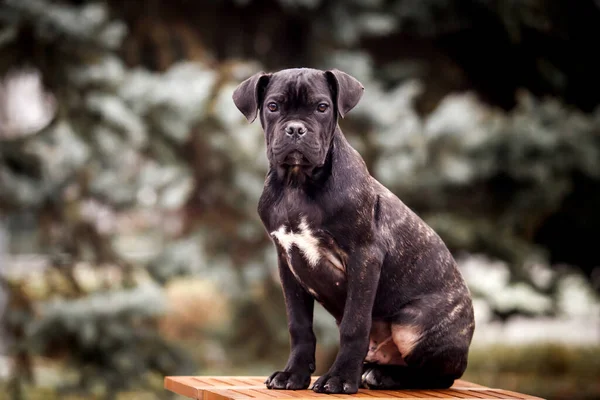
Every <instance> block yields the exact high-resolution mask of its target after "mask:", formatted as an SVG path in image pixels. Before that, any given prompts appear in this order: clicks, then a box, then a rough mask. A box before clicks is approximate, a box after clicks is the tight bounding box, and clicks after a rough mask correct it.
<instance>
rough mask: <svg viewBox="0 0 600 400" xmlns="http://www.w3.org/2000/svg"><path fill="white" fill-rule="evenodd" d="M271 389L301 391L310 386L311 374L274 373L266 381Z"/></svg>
mask: <svg viewBox="0 0 600 400" xmlns="http://www.w3.org/2000/svg"><path fill="white" fill-rule="evenodd" d="M265 384H266V385H267V388H269V389H286V390H301V389H307V388H308V386H309V385H310V374H308V375H307V374H299V373H294V372H287V371H277V372H274V373H273V374H272V375H271V376H270V377H268V378H267V380H266V381H265Z"/></svg>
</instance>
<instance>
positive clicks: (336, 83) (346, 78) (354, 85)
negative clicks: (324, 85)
mask: <svg viewBox="0 0 600 400" xmlns="http://www.w3.org/2000/svg"><path fill="white" fill-rule="evenodd" d="M325 74H326V76H327V81H328V82H329V84H330V86H331V88H332V93H333V96H334V98H335V101H336V103H337V109H338V112H339V113H340V117H342V118H344V116H345V115H346V114H348V112H349V111H350V110H352V109H353V108H354V107H356V105H357V104H358V102H359V101H360V98H361V97H362V95H363V92H364V91H365V88H364V87H363V85H362V83H360V82H359V81H358V80H357V79H356V78H354V77H352V76H350V75H348V74H347V73H345V72H342V71H340V70H338V69H335V68H334V69H331V70H328V71H325Z"/></svg>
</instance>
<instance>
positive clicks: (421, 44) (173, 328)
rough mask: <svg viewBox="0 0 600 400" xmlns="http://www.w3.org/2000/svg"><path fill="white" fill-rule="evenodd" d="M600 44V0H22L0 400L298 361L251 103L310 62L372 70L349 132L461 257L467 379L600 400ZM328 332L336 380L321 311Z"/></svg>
mask: <svg viewBox="0 0 600 400" xmlns="http://www.w3.org/2000/svg"><path fill="white" fill-rule="evenodd" d="M599 39H600V1H597V0H596V1H594V0H578V1H572V0H520V1H519V0H372V1H368V0H331V1H324V0H237V1H226V0H213V1H208V0H205V1H191V0H189V1H185V0H169V1H167V0H107V1H86V0H63V1H51V0H3V1H2V2H0V51H1V53H0V54H1V57H0V316H1V317H0V318H2V324H0V329H1V332H0V398H1V397H3V396H5V397H6V398H10V399H13V398H14V399H101V398H102V399H103V398H111V399H134V398H136V399H141V398H143V399H166V398H173V397H171V396H169V394H168V393H166V392H165V391H164V390H163V389H162V378H163V377H164V376H165V375H181V374H195V375H209V374H226V375H233V374H242V375H267V374H270V373H271V372H273V371H274V370H275V369H279V368H281V367H283V366H284V365H285V362H286V359H287V355H288V349H289V344H288V343H289V342H288V333H287V327H286V316H285V310H284V302H283V297H282V294H281V287H280V284H279V279H278V275H277V271H276V258H275V251H274V248H273V246H272V244H271V242H270V240H269V239H268V237H267V235H266V234H265V232H264V230H263V227H262V224H261V223H260V220H259V218H258V215H257V212H256V206H257V201H258V198H259V196H260V193H261V191H262V186H263V180H264V176H265V173H266V168H267V160H266V157H265V146H264V138H263V134H262V131H261V129H260V124H259V123H257V122H256V123H254V124H252V125H250V124H248V123H247V121H246V120H245V119H244V117H243V116H242V114H241V113H240V112H239V111H238V110H237V109H236V108H235V106H234V104H233V102H232V100H231V94H232V91H233V89H234V88H235V87H236V86H237V84H238V83H239V82H241V81H242V80H243V79H245V78H247V77H249V76H250V75H251V74H253V73H255V72H257V71H259V70H266V71H273V70H277V69H281V68H286V67H296V66H305V67H315V68H322V69H326V68H334V67H335V68H338V69H341V70H343V71H346V72H348V73H350V74H352V75H353V76H355V77H356V78H357V79H359V80H360V81H361V82H362V83H363V84H364V86H365V88H366V91H365V94H364V97H363V99H362V101H361V103H360V104H359V105H358V107H357V108H356V109H354V110H353V111H352V112H351V113H350V114H349V115H348V116H347V118H345V119H344V120H342V121H340V123H341V125H342V128H343V130H344V132H345V134H346V136H347V137H348V139H349V140H350V142H351V143H352V144H353V145H354V146H355V147H356V149H357V150H358V151H359V152H360V153H361V154H362V156H363V157H364V159H365V161H366V162H367V165H368V167H369V169H370V171H371V172H372V174H373V175H374V176H375V177H376V178H377V179H379V180H380V181H381V182H382V183H384V184H385V185H386V186H388V187H389V188H390V189H391V190H392V191H394V193H396V194H397V195H398V196H399V197H400V198H401V199H402V200H403V201H404V202H405V203H406V204H407V205H409V206H410V207H411V208H412V209H414V210H415V211H417V212H418V213H419V215H421V216H422V217H423V218H424V219H425V220H426V221H427V222H428V223H429V224H430V225H431V226H432V227H434V228H435V229H436V230H437V231H438V232H439V234H440V235H441V236H442V237H443V239H444V240H445V241H446V243H447V244H448V246H449V247H450V248H451V250H452V252H453V254H454V255H455V257H456V258H457V260H458V262H459V264H460V268H461V271H462V273H463V274H464V276H465V278H466V279H467V282H468V284H469V287H470V289H471V291H472V293H473V296H474V299H475V300H474V301H475V308H476V318H477V328H476V331H475V337H474V339H473V347H472V350H471V353H470V361H469V367H468V370H467V372H466V375H465V378H466V379H469V380H473V381H476V382H478V383H480V384H484V385H488V386H494V387H502V388H504V389H510V390H516V391H521V392H525V393H528V394H532V395H538V396H543V397H546V398H548V399H593V398H594V399H595V398H600V300H599V293H600V268H599V266H600V253H599V246H600V235H599V233H598V232H599V228H600V108H599V107H598V105H599V104H600V61H599V59H598V58H597V54H596V53H597V49H598V40H599ZM594 49H596V50H594ZM315 330H316V333H317V336H318V340H319V342H318V343H319V345H318V354H317V355H318V362H317V368H318V369H317V374H320V373H323V372H325V371H326V370H327V369H328V367H329V365H330V364H331V362H332V361H333V359H334V357H335V354H336V351H337V346H338V333H337V328H336V326H335V323H334V321H333V318H332V317H330V316H329V315H328V314H327V313H326V312H325V311H324V310H323V309H322V308H321V306H320V305H318V304H317V305H316V315H315Z"/></svg>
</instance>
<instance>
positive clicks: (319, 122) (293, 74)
mask: <svg viewBox="0 0 600 400" xmlns="http://www.w3.org/2000/svg"><path fill="white" fill-rule="evenodd" d="M363 91H364V88H363V86H362V85H361V83H360V82H359V81H358V80H356V79H355V78H353V77H352V76H350V75H348V74H346V73H344V72H342V71H339V70H336V69H333V70H328V71H321V70H316V69H310V68H294V69H286V70H282V71H279V72H276V73H272V74H267V73H264V72H260V73H257V74H255V75H253V76H251V77H250V78H248V79H246V80H245V81H243V82H242V83H241V84H240V85H239V86H238V87H237V88H236V89H235V91H234V92H233V101H234V103H235V105H236V106H237V108H238V109H239V110H240V111H241V112H242V114H244V116H245V117H246V118H247V119H248V121H250V122H253V121H254V120H255V119H256V116H257V114H260V121H261V124H262V127H263V129H264V131H265V138H266V143H267V156H268V158H269V160H270V162H271V163H272V164H273V165H275V166H277V167H283V168H288V167H292V168H294V169H298V168H302V169H306V170H312V169H314V168H316V167H320V166H322V165H323V164H324V163H325V159H326V157H327V152H328V150H329V146H330V144H331V138H332V136H333V133H334V131H335V129H336V126H337V118H338V115H339V116H341V117H342V118H343V117H344V116H345V115H346V114H347V113H348V112H349V111H350V110H352V109H353V108H354V107H355V106H356V105H357V104H358V102H359V100H360V98H361V97H362V94H363Z"/></svg>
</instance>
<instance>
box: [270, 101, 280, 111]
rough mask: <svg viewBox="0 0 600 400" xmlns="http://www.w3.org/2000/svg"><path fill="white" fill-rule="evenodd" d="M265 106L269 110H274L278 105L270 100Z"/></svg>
mask: <svg viewBox="0 0 600 400" xmlns="http://www.w3.org/2000/svg"><path fill="white" fill-rule="evenodd" d="M267 108H268V109H269V111H271V112H275V111H277V110H278V109H279V106H278V105H277V103H273V102H270V103H269V104H267Z"/></svg>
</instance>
